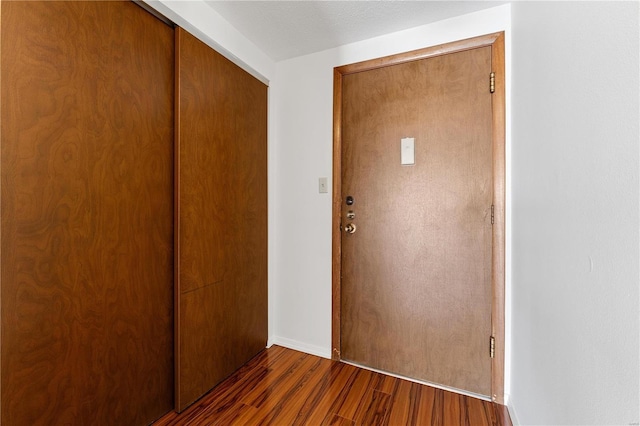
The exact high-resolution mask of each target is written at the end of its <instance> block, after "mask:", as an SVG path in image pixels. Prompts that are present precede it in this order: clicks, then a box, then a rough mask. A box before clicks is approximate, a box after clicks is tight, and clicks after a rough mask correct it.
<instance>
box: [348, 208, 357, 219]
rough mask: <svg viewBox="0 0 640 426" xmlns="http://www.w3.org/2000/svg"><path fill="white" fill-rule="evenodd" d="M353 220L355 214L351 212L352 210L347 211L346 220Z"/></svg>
mask: <svg viewBox="0 0 640 426" xmlns="http://www.w3.org/2000/svg"><path fill="white" fill-rule="evenodd" d="M355 218H356V214H355V213H354V212H353V210H349V211H348V212H347V219H351V220H353V219H355Z"/></svg>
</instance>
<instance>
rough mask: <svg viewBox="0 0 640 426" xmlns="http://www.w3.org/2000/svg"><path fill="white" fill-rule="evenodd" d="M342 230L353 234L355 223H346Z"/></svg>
mask: <svg viewBox="0 0 640 426" xmlns="http://www.w3.org/2000/svg"><path fill="white" fill-rule="evenodd" d="M344 230H345V231H346V232H347V233H348V234H353V233H354V232H356V224H355V223H349V224H347V226H345V227H344Z"/></svg>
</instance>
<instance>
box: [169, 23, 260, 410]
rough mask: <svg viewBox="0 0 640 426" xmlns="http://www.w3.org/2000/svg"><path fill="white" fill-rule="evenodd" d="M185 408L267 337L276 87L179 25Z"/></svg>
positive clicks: (181, 379)
mask: <svg viewBox="0 0 640 426" xmlns="http://www.w3.org/2000/svg"><path fill="white" fill-rule="evenodd" d="M176 49H177V50H176V52H177V53H176V58H177V62H176V63H177V68H176V75H177V80H176V81H177V83H176V98H177V102H178V103H177V110H176V119H177V125H176V126H177V132H178V133H177V141H176V147H177V151H176V160H177V162H176V170H177V175H176V176H177V186H176V189H177V191H176V194H177V196H176V206H177V207H176V208H177V210H176V218H177V221H176V229H177V230H178V235H177V238H176V256H177V263H176V271H177V275H176V282H177V285H176V339H177V345H176V359H177V363H176V408H177V409H178V410H182V409H184V408H185V407H187V406H188V405H190V404H191V403H192V402H194V401H195V400H196V399H197V398H199V397H200V396H202V395H203V394H204V393H205V392H207V391H208V390H209V389H211V388H212V387H214V386H215V385H216V384H217V383H218V382H220V381H221V380H222V379H224V378H225V377H226V376H228V375H229V374H231V373H232V372H233V371H234V370H236V369H237V368H238V367H240V366H241V365H242V364H244V363H245V362H246V361H248V360H249V359H250V358H251V357H253V356H254V355H255V354H256V353H257V352H259V351H260V350H262V349H263V348H264V347H265V345H266V340H267V151H266V149H267V144H266V140H267V87H266V86H265V85H264V84H262V83H261V82H259V81H258V80H256V79H255V78H253V77H252V76H250V75H249V74H247V73H246V72H245V71H243V70H241V69H240V68H239V67H237V66H236V65H234V64H233V63H231V62H230V61H228V60H227V59H225V58H224V57H223V56H221V55H220V54H218V53H217V52H215V51H214V50H212V49H211V48H209V47H208V46H206V45H205V44H203V43H202V42H200V41H199V40H197V39H196V38H195V37H193V36H192V35H190V34H189V33H187V32H185V31H184V30H182V29H177V30H176Z"/></svg>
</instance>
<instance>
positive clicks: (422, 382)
mask: <svg viewBox="0 0 640 426" xmlns="http://www.w3.org/2000/svg"><path fill="white" fill-rule="evenodd" d="M340 362H344V363H345V364H349V365H353V366H354V367H358V368H362V369H363V370H369V371H373V372H374V373H380V374H384V375H387V376H391V377H395V378H396V379H402V380H407V381H409V382H413V383H418V384H420V385H425V386H431V387H432V388H436V389H442V390H444V391H448V392H453V393H457V394H459V395H464V396H469V397H471V398H476V399H481V400H483V401H488V402H492V400H491V396H489V395H483V394H479V393H475V392H470V391H467V390H463V389H458V388H454V387H452V386H446V385H441V384H439V383H433V382H429V381H426V380H420V379H415V378H413V377H407V376H403V375H401V374H396V373H391V372H389V371H384V370H378V369H377V368H373V367H369V366H367V365H363V364H358V363H357V362H353V361H349V360H347V359H340Z"/></svg>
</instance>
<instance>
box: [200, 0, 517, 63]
mask: <svg viewBox="0 0 640 426" xmlns="http://www.w3.org/2000/svg"><path fill="white" fill-rule="evenodd" d="M206 3H207V4H208V5H209V6H210V7H212V8H213V9H214V10H215V11H217V12H218V13H219V14H220V15H221V16H222V17H223V18H225V19H226V20H227V21H228V22H229V23H230V24H231V25H233V26H234V27H235V28H236V29H237V30H238V31H240V32H241V33H242V34H244V36H245V37H247V38H248V39H249V40H251V41H252V42H253V43H254V44H255V45H256V46H258V47H259V48H260V49H261V50H262V51H263V52H264V53H266V54H267V55H268V56H269V57H270V58H271V59H273V60H275V61H280V60H283V59H289V58H293V57H296V56H301V55H306V54H309V53H314V52H319V51H321V50H325V49H329V48H332V47H337V46H340V45H343V44H347V43H353V42H356V41H360V40H366V39H368V38H372V37H376V36H379V35H383V34H388V33H392V32H394V31H400V30H404V29H407V28H412V27H417V26H419V25H424V24H428V23H431V22H435V21H440V20H442V19H447V18H451V17H454V16H458V15H463V14H466V13H471V12H475V11H478V10H481V9H486V8H489V7H493V6H498V5H500V4H504V3H507V2H506V1H484V0H476V1H393V0H382V1H380V0H378V1H367V0H360V1H313V0H307V1H273V0H272V1H237V0H236V1H219V0H218V1H211V0H208V1H206Z"/></svg>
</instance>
